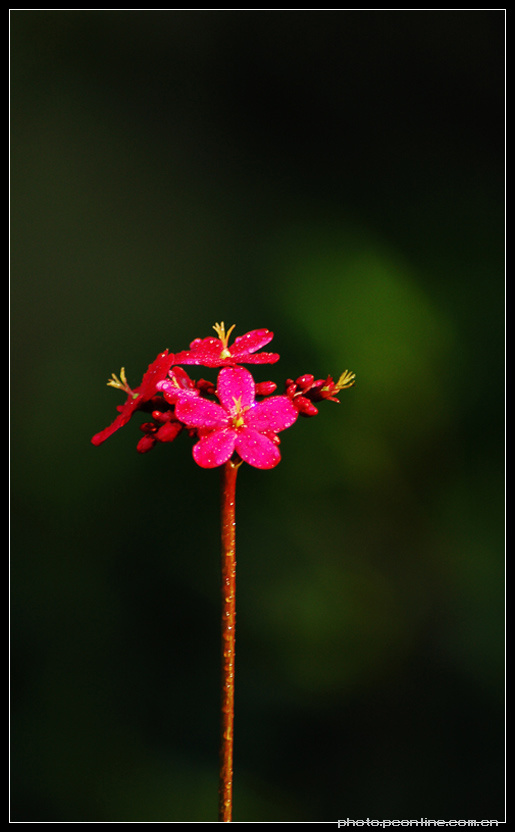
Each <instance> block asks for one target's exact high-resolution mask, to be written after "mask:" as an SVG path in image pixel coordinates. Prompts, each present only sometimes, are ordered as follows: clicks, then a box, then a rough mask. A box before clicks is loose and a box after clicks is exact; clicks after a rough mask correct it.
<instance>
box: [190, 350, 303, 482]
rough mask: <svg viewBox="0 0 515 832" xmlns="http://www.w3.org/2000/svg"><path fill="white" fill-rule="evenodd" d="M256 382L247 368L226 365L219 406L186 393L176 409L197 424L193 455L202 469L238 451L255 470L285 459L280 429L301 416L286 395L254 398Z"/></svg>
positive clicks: (224, 460)
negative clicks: (280, 442) (196, 438)
mask: <svg viewBox="0 0 515 832" xmlns="http://www.w3.org/2000/svg"><path fill="white" fill-rule="evenodd" d="M255 395H256V386H255V383H254V379H253V378H252V375H251V374H250V373H249V372H248V370H245V369H244V368H243V367H235V368H229V367H227V368H225V369H223V370H221V371H220V373H219V375H218V386H217V396H218V400H219V402H220V404H216V403H215V402H212V401H209V400H208V399H204V398H202V397H201V396H181V398H180V399H179V401H178V402H177V405H176V409H175V413H176V416H177V418H178V419H179V420H180V421H181V422H184V424H185V425H186V427H188V428H194V429H196V431H197V435H198V436H199V442H197V444H196V445H195V446H194V448H193V458H194V459H195V462H197V463H198V465H200V466H201V467H202V468H216V467H218V466H219V465H223V464H224V463H225V462H227V461H228V460H229V459H230V458H231V456H232V455H233V453H234V452H235V451H236V453H237V454H238V455H239V456H240V457H241V458H242V459H243V460H244V461H245V462H248V463H249V465H253V466H254V467H255V468H263V469H265V468H274V467H275V466H276V465H277V463H278V462H279V461H280V459H281V455H280V453H279V449H278V448H277V445H278V443H279V440H278V437H277V435H276V434H277V433H278V432H279V431H281V430H285V429H286V428H289V427H290V426H291V425H293V423H294V422H295V421H296V419H297V415H298V412H297V409H296V408H295V407H294V406H293V404H292V403H291V401H290V400H289V398H288V397H287V396H271V397H269V398H267V399H264V400H263V401H261V402H256V401H255Z"/></svg>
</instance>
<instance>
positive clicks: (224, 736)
mask: <svg viewBox="0 0 515 832" xmlns="http://www.w3.org/2000/svg"><path fill="white" fill-rule="evenodd" d="M240 465H241V460H238V462H237V463H235V462H232V461H231V460H229V462H226V463H225V465H224V466H223V468H222V481H221V515H222V582H221V590H222V679H221V724H220V785H219V814H218V820H219V821H221V822H224V823H227V822H230V821H231V820H232V768H233V765H232V758H233V726H234V657H235V643H236V513H235V509H236V476H237V474H238V468H239V466H240Z"/></svg>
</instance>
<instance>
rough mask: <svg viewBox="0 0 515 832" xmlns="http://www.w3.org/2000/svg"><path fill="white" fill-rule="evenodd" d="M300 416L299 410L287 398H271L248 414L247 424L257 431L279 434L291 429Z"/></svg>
mask: <svg viewBox="0 0 515 832" xmlns="http://www.w3.org/2000/svg"><path fill="white" fill-rule="evenodd" d="M298 415H299V414H298V411H297V408H296V407H294V406H293V404H292V403H291V401H290V399H289V398H288V397H287V396H271V397H270V398H269V399H264V400H263V401H262V402H259V403H258V404H256V405H255V406H254V407H252V408H251V409H250V410H248V411H247V412H246V414H245V424H246V425H248V427H249V428H253V429H254V430H257V431H267V430H271V431H273V432H274V433H277V432H278V431H280V430H285V429H286V428H289V427H291V426H292V425H293V424H294V422H295V421H296V420H297V416H298Z"/></svg>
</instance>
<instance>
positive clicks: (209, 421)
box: [175, 395, 229, 430]
mask: <svg viewBox="0 0 515 832" xmlns="http://www.w3.org/2000/svg"><path fill="white" fill-rule="evenodd" d="M175 415H176V416H177V418H178V419H179V421H180V422H183V423H184V424H185V425H187V426H188V427H189V428H207V429H208V430H212V429H213V428H223V427H224V426H225V425H226V424H227V423H228V421H229V415H228V414H227V413H226V412H225V410H224V409H223V407H220V405H219V404H216V403H215V402H210V401H208V399H203V398H202V397H201V396H191V395H189V396H181V398H180V399H179V401H178V402H177V405H176V408H175Z"/></svg>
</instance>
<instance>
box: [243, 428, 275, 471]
mask: <svg viewBox="0 0 515 832" xmlns="http://www.w3.org/2000/svg"><path fill="white" fill-rule="evenodd" d="M235 450H236V451H237V453H238V454H239V455H240V456H241V458H242V459H243V460H244V461H245V462H248V464H249V465H253V466H254V468H262V469H267V468H275V466H276V465H277V464H278V463H279V462H280V461H281V454H280V453H279V449H278V448H277V446H276V445H274V443H273V442H272V440H271V439H269V438H268V436H263V434H262V433H258V432H257V430H251V429H250V428H243V430H240V431H239V432H238V435H237V439H236V445H235Z"/></svg>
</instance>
